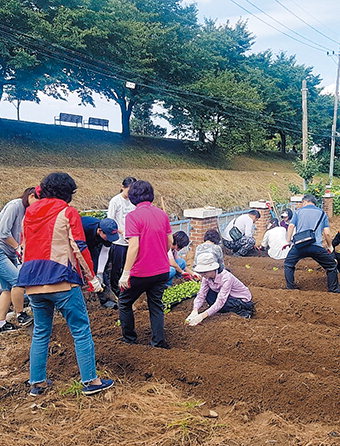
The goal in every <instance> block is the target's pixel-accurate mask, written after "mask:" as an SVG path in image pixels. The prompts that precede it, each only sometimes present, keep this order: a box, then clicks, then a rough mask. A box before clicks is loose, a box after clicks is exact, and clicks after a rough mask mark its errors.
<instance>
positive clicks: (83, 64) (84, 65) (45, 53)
mask: <svg viewBox="0 0 340 446" xmlns="http://www.w3.org/2000/svg"><path fill="white" fill-rule="evenodd" d="M1 32H2V33H4V34H5V35H7V38H10V39H11V40H12V42H13V43H15V44H17V45H19V46H22V47H23V48H26V49H29V50H31V51H32V50H33V51H36V52H37V53H38V54H41V55H43V56H46V57H48V58H53V59H55V60H58V61H61V62H63V63H66V64H70V65H73V66H76V68H78V69H80V70H81V69H85V70H87V71H90V72H92V73H95V74H99V75H101V76H103V77H108V78H111V79H114V80H119V81H122V82H125V79H122V78H119V77H117V76H115V75H112V74H111V73H108V72H105V70H102V71H98V69H97V70H96V69H94V68H93V66H91V64H89V63H87V62H83V61H82V62H81V63H79V61H76V60H74V59H72V58H70V57H69V56H68V55H67V54H66V58H62V57H60V55H59V56H58V55H55V54H53V53H51V51H49V50H48V47H47V49H46V47H45V48H44V49H41V48H40V49H36V48H33V49H32V47H31V46H30V45H28V44H25V43H24V42H20V41H19V39H18V38H14V37H13V36H11V35H10V34H9V33H7V32H4V31H3V30H2V31H1ZM28 37H29V36H28ZM73 79H74V80H76V81H77V82H79V80H78V79H77V78H73ZM143 86H145V87H149V88H154V86H150V85H144V84H143ZM166 93H167V94H169V95H170V96H172V97H174V96H176V97H177V98H178V99H181V100H183V97H182V96H180V95H179V94H178V92H177V93H175V92H171V91H166ZM182 93H188V94H189V95H190V92H182ZM195 96H201V97H202V98H203V99H205V100H206V101H208V102H212V103H214V104H215V105H220V106H223V107H228V108H231V109H238V110H241V111H242V112H243V113H256V114H257V115H260V117H261V118H263V119H270V120H273V119H276V118H275V116H274V115H263V114H260V113H259V112H256V111H253V110H251V111H250V110H249V109H248V110H246V109H243V108H240V107H236V106H233V105H230V104H226V103H223V102H221V101H217V100H215V99H213V98H209V97H207V96H203V95H195ZM112 99H114V98H112ZM245 99H247V98H245ZM115 100H116V99H115ZM186 100H187V101H188V99H187V98H186ZM188 102H189V103H191V105H194V106H200V107H203V108H205V109H207V110H209V111H211V110H216V108H215V107H213V106H212V105H207V104H202V102H195V101H192V100H191V101H188ZM220 114H221V115H226V116H229V117H232V118H234V119H236V120H240V121H243V120H246V121H248V122H252V123H259V122H261V123H263V124H264V125H265V126H267V128H271V129H273V128H274V127H279V128H280V129H282V130H286V131H288V132H292V133H295V134H299V135H300V134H301V129H297V128H296V129H293V128H290V127H285V126H282V125H278V124H276V125H275V123H273V122H268V121H264V120H263V119H262V120H260V121H259V119H252V118H249V117H246V116H237V115H235V114H231V113H228V112H226V111H225V110H223V112H221V111H220ZM276 121H277V122H283V123H287V124H289V125H292V122H291V121H285V120H282V119H281V120H280V119H276ZM310 134H311V135H315V136H320V137H326V138H328V137H329V135H326V134H317V133H310Z"/></svg>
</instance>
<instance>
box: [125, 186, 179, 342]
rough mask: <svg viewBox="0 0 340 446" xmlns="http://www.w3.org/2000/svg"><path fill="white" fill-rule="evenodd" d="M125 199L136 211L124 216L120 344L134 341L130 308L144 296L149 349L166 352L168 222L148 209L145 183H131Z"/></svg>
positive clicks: (148, 190)
mask: <svg viewBox="0 0 340 446" xmlns="http://www.w3.org/2000/svg"><path fill="white" fill-rule="evenodd" d="M129 199H130V201H131V203H132V204H134V205H135V206H136V209H135V210H134V211H132V212H130V213H129V214H127V216H126V221H125V238H126V239H128V241H129V247H128V251H127V256H126V262H125V266H124V271H123V274H122V276H121V278H120V280H119V287H120V289H121V290H122V292H121V293H120V295H119V302H118V306H119V318H120V322H121V327H122V334H123V341H124V342H127V343H129V344H135V343H136V341H137V333H136V331H135V321H134V316H133V310H132V305H133V303H134V302H135V301H136V300H137V299H138V298H139V297H140V295H141V294H142V293H144V292H145V293H146V296H147V302H148V307H149V312H150V323H151V330H152V339H151V345H152V346H154V347H162V348H167V347H168V346H167V343H166V341H165V338H164V313H163V303H162V297H163V292H164V290H165V288H166V283H167V281H168V280H169V269H170V267H169V259H168V251H169V249H170V248H171V246H172V231H171V227H170V222H169V218H168V216H167V214H166V213H165V212H164V211H162V210H161V209H159V208H157V207H155V206H153V205H152V202H153V200H154V192H153V187H152V186H151V184H150V183H148V182H147V181H136V182H135V183H133V184H132V185H131V186H130V189H129Z"/></svg>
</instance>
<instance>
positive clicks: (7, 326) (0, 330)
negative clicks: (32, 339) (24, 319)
mask: <svg viewBox="0 0 340 446" xmlns="http://www.w3.org/2000/svg"><path fill="white" fill-rule="evenodd" d="M17 329H18V327H17V326H16V325H13V324H11V323H10V322H6V323H5V325H3V326H2V327H1V328H0V333H5V332H6V331H15V330H17Z"/></svg>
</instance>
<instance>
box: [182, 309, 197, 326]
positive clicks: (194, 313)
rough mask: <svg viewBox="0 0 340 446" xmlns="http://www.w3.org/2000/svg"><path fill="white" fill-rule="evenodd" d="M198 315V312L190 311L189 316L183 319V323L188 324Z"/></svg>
mask: <svg viewBox="0 0 340 446" xmlns="http://www.w3.org/2000/svg"><path fill="white" fill-rule="evenodd" d="M197 315H198V310H192V312H191V313H190V314H189V316H188V317H187V318H186V319H185V322H187V323H188V324H189V323H190V322H191V321H192V319H194V318H195V317H196V316H197Z"/></svg>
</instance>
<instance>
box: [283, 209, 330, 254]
mask: <svg viewBox="0 0 340 446" xmlns="http://www.w3.org/2000/svg"><path fill="white" fill-rule="evenodd" d="M322 212H323V211H322V210H321V209H320V208H318V207H316V206H314V204H308V205H307V206H304V207H302V208H301V209H298V210H297V211H296V212H294V215H293V218H292V220H291V224H293V225H295V227H296V232H297V233H298V232H302V231H307V230H308V229H312V230H313V231H314V230H315V226H316V225H317V224H318V221H319V219H320V217H321V213H322ZM325 228H329V222H328V217H327V215H326V214H325V213H324V216H323V217H322V220H321V222H320V224H319V226H318V228H317V230H316V231H315V243H313V245H318V246H322V232H323V230H324V229H325Z"/></svg>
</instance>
